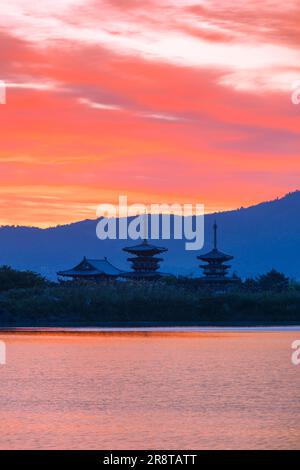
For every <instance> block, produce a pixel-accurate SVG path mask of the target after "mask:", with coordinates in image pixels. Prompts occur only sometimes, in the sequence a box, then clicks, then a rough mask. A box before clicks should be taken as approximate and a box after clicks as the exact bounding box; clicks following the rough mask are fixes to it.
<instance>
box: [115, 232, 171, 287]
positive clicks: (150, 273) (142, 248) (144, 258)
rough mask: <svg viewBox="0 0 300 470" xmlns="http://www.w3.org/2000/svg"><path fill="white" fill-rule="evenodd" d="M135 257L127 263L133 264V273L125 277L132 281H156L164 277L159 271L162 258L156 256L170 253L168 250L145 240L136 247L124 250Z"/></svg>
mask: <svg viewBox="0 0 300 470" xmlns="http://www.w3.org/2000/svg"><path fill="white" fill-rule="evenodd" d="M123 251H126V252H127V253H129V254H130V255H134V257H132V258H131V257H130V258H127V261H130V262H131V263H132V269H133V270H132V271H131V272H129V273H126V275H125V277H127V278H132V279H149V280H154V279H158V278H160V277H161V276H163V274H162V273H160V272H159V271H158V269H159V265H160V262H161V261H163V259H162V258H157V257H156V255H159V254H161V253H164V252H165V251H168V250H167V248H162V247H159V246H155V245H151V244H150V243H149V242H148V240H146V239H144V240H143V242H142V243H140V244H139V245H136V246H130V247H127V248H123Z"/></svg>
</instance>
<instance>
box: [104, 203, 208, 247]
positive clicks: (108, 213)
mask: <svg viewBox="0 0 300 470" xmlns="http://www.w3.org/2000/svg"><path fill="white" fill-rule="evenodd" d="M97 217H99V218H100V220H99V222H98V224H97V228H96V233H97V237H98V238H99V239H100V240H106V239H110V240H116V239H119V240H127V239H131V240H138V239H147V238H151V239H152V240H159V239H161V240H170V239H171V238H172V239H174V240H186V243H185V249H186V250H200V249H201V248H203V245H204V205H203V204H195V205H193V204H177V203H174V204H151V205H150V206H146V205H145V204H131V205H128V200H127V196H119V202H118V205H113V204H100V205H99V206H98V207H97Z"/></svg>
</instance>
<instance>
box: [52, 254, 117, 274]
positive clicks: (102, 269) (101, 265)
mask: <svg viewBox="0 0 300 470" xmlns="http://www.w3.org/2000/svg"><path fill="white" fill-rule="evenodd" d="M122 273H123V271H121V270H120V269H118V268H116V267H115V266H113V265H112V264H111V263H110V262H109V261H108V260H107V258H104V259H90V258H89V259H88V258H86V257H84V258H83V260H82V261H81V262H80V263H79V264H78V265H76V266H75V267H74V268H72V269H68V270H66V271H59V272H58V273H57V274H58V275H59V276H85V275H87V276H97V275H98V276H99V275H101V274H102V275H103V274H104V275H107V276H119V275H121V274H122Z"/></svg>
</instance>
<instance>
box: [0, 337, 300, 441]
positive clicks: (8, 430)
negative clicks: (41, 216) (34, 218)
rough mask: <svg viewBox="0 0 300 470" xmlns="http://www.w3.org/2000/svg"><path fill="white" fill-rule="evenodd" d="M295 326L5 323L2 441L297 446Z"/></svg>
mask: <svg viewBox="0 0 300 470" xmlns="http://www.w3.org/2000/svg"><path fill="white" fill-rule="evenodd" d="M299 335H300V333H299V332H250V331H249V332H234V331H230V332H229V331H226V332H213V333H212V332H183V333H182V332H177V333H174V332H172V333H170V332H163V333H152V332H146V333H134V332H130V333H129V332H127V333H126V334H124V333H123V332H122V333H120V332H119V333H118V332H114V333H112V334H111V333H105V334H103V333H101V334H94V333H93V334H91V333H89V334H87V333H85V334H58V333H51V334H40V335H36V334H32V333H27V334H25V335H24V334H15V333H11V334H3V335H1V339H3V340H5V342H6V344H7V365H6V366H0V375H1V387H0V404H1V433H0V448H1V449H16V448H17V449H21V448H22V449H30V448H34V449H41V448H42V449H143V448H147V449H164V448H165V449H166V448H167V449H176V448H177V449H178V448H186V449H191V448H192V449H204V448H226V449H227V448H290V449H292V448H293V449H296V448H298V449H299V448H300V400H299V395H300V392H299V390H300V366H298V367H297V366H293V365H292V363H291V353H292V350H291V343H292V341H294V340H295V339H299V338H298V337H299Z"/></svg>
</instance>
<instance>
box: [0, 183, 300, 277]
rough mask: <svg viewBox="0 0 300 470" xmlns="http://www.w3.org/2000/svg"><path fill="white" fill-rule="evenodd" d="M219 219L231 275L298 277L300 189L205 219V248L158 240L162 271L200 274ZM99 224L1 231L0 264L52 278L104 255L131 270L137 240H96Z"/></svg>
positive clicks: (86, 222) (4, 227)
mask: <svg viewBox="0 0 300 470" xmlns="http://www.w3.org/2000/svg"><path fill="white" fill-rule="evenodd" d="M215 220H216V221H217V224H218V227H219V232H218V243H219V248H220V249H221V250H222V251H224V252H225V253H228V254H231V255H233V256H234V259H233V261H232V262H231V264H232V270H231V272H236V273H237V274H239V275H240V276H242V277H243V278H245V277H250V276H256V275H258V274H261V273H264V272H266V271H268V270H270V269H272V268H275V269H277V270H279V271H282V272H284V273H285V274H286V275H288V276H290V277H291V278H294V279H299V278H300V191H295V192H293V193H289V194H287V195H286V196H284V197H283V198H278V199H276V200H273V201H269V202H264V203H261V204H258V205H255V206H251V207H248V208H240V209H237V210H232V211H226V212H219V213H216V214H208V215H206V216H205V245H204V248H203V249H202V250H201V251H200V252H199V251H186V250H185V240H173V239H171V240H157V241H154V243H157V244H159V245H160V246H164V247H166V248H168V252H167V253H164V255H163V257H164V262H163V263H162V265H161V271H164V272H169V273H173V274H182V275H192V276H198V275H200V272H201V271H200V268H199V267H198V265H199V261H198V260H197V258H196V257H197V256H198V255H199V254H200V253H204V252H205V250H209V249H211V247H212V226H213V223H214V221H215ZM96 225H97V220H83V221H81V222H76V223H72V224H70V225H62V226H57V227H51V228H48V229H39V228H35V227H22V226H2V227H0V264H8V265H11V266H12V267H14V268H16V269H22V270H24V269H30V270H34V271H37V272H40V273H42V274H43V275H45V276H47V277H48V278H50V279H56V272H57V271H58V270H62V269H68V268H71V267H73V266H74V265H76V264H77V263H78V262H79V261H80V260H81V259H82V258H83V256H87V257H88V258H104V257H105V256H106V257H108V259H109V261H110V262H111V263H112V264H114V265H116V266H117V267H119V268H120V269H124V270H129V269H130V267H129V263H128V262H127V261H126V258H127V255H126V253H124V252H123V251H122V248H123V247H124V246H130V245H132V244H134V243H136V241H131V240H104V241H100V240H99V239H98V238H97V237H96Z"/></svg>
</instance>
